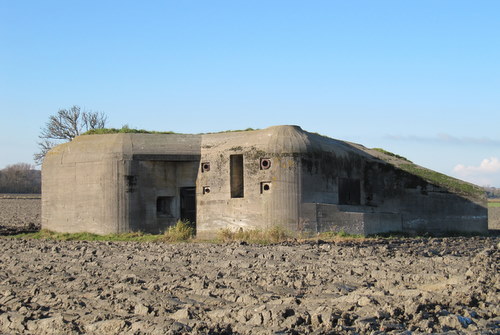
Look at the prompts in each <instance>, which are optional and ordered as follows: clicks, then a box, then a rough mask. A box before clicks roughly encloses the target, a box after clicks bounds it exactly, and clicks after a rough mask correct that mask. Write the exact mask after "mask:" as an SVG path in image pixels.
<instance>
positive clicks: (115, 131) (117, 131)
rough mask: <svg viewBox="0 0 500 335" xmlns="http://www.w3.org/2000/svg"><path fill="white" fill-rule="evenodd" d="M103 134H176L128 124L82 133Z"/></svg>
mask: <svg viewBox="0 0 500 335" xmlns="http://www.w3.org/2000/svg"><path fill="white" fill-rule="evenodd" d="M102 134H176V133H174V132H173V131H152V130H144V129H133V128H129V127H128V126H123V127H121V128H119V129H118V128H100V129H91V130H89V131H87V132H85V133H83V134H82V135H102Z"/></svg>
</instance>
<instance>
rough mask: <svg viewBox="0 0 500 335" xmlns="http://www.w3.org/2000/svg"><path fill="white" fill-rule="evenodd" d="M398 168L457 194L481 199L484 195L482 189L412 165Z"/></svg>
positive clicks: (402, 165) (401, 165)
mask: <svg viewBox="0 0 500 335" xmlns="http://www.w3.org/2000/svg"><path fill="white" fill-rule="evenodd" d="M398 167H399V168H400V169H401V170H403V171H406V172H408V173H411V174H414V175H416V176H418V177H420V178H422V179H424V180H426V181H428V182H430V183H432V184H435V185H438V186H441V187H444V188H446V189H448V190H450V191H452V192H455V193H458V194H462V195H471V196H475V197H482V196H484V195H485V192H484V189H483V188H481V187H479V186H476V185H473V184H469V183H466V182H464V181H462V180H459V179H456V178H453V177H450V176H447V175H445V174H442V173H439V172H436V171H432V170H429V169H425V168H422V167H419V166H417V165H414V164H400V165H399V166H398Z"/></svg>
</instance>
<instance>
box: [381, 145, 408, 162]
mask: <svg viewBox="0 0 500 335" xmlns="http://www.w3.org/2000/svg"><path fill="white" fill-rule="evenodd" d="M373 150H375V151H378V152H381V153H383V154H384V155H387V156H391V157H395V158H399V159H402V160H404V161H407V162H410V163H412V161H410V160H409V159H408V158H406V157H403V156H400V155H397V154H395V153H392V152H390V151H387V150H384V149H382V148H373Z"/></svg>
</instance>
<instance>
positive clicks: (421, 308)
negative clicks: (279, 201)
mask: <svg viewBox="0 0 500 335" xmlns="http://www.w3.org/2000/svg"><path fill="white" fill-rule="evenodd" d="M499 242H500V239H499V238H498V237H494V238H484V237H474V238H431V239H396V240H389V239H385V240H365V241H354V242H353V241H344V242H337V243H309V244H286V243H285V244H280V245H273V246H254V245H244V244H243V245H241V244H229V245H214V244H201V243H193V244H166V243H131V242H121V243H119V242H115V243H112V242H53V241H37V240H14V239H10V238H4V239H1V240H0V332H2V331H3V332H5V333H6V334H14V333H26V334H181V333H186V334H188V333H195V334H209V333H212V334H219V333H225V334H232V333H235V334H328V333H332V334H337V333H340V334H351V333H355V332H357V333H361V334H380V333H398V334H399V333H402V332H403V331H412V332H415V333H420V332H424V333H429V332H446V331H451V330H457V331H459V332H466V333H479V332H481V333H482V334H498V333H499V332H500V318H499V312H500V303H499V299H500V295H499V290H500V273H499V258H500V257H499V256H500V252H499V250H498V244H499ZM405 334H409V333H405Z"/></svg>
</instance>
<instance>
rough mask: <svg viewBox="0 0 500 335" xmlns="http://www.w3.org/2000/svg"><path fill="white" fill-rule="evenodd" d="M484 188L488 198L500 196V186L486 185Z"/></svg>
mask: <svg viewBox="0 0 500 335" xmlns="http://www.w3.org/2000/svg"><path fill="white" fill-rule="evenodd" d="M484 190H485V191H486V195H487V196H488V198H500V188H497V187H489V186H485V187H484Z"/></svg>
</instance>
